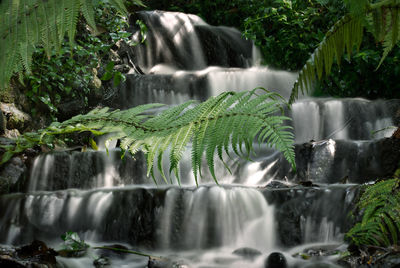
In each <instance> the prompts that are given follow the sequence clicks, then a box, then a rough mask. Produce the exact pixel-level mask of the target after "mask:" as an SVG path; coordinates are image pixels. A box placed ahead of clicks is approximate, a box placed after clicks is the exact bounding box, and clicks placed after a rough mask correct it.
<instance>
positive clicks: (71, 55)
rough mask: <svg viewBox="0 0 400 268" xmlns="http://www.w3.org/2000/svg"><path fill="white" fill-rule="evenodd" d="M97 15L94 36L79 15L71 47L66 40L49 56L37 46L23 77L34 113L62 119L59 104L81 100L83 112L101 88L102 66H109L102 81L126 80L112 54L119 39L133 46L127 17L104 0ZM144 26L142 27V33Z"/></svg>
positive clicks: (98, 5)
mask: <svg viewBox="0 0 400 268" xmlns="http://www.w3.org/2000/svg"><path fill="white" fill-rule="evenodd" d="M94 17H95V21H96V25H97V28H99V29H101V31H102V33H101V34H97V35H93V34H92V33H91V32H90V31H89V30H88V29H87V27H85V25H86V24H85V22H84V20H83V18H80V19H79V22H78V28H79V31H78V33H77V40H76V42H75V43H74V44H73V45H72V46H71V45H70V43H69V42H68V40H67V39H65V40H63V41H62V42H61V44H60V48H59V50H58V51H56V50H55V49H53V50H52V52H51V57H50V58H48V56H47V55H46V51H45V49H44V48H43V47H40V46H38V47H36V48H35V50H34V53H33V55H32V66H31V73H30V74H26V75H24V77H23V82H24V84H25V85H26V86H25V87H24V88H23V91H24V93H25V95H26V96H27V97H28V100H29V101H30V102H31V105H30V106H31V107H32V108H31V113H32V114H33V115H34V116H35V115H36V114H37V113H38V112H41V113H42V114H48V115H50V116H51V118H52V120H53V121H55V120H57V119H59V118H57V114H58V107H59V105H60V104H61V103H62V102H64V103H65V102H67V101H68V100H80V103H81V106H82V107H81V109H82V112H84V111H85V109H87V108H88V106H89V101H88V99H89V97H90V96H91V95H93V94H91V93H93V92H95V91H96V89H95V87H99V84H97V85H96V84H95V82H94V81H95V79H96V78H95V75H96V73H97V71H98V70H101V69H103V67H102V66H103V65H106V66H107V67H105V74H104V75H103V76H102V80H105V81H107V80H110V79H112V78H113V85H114V86H118V84H119V83H120V82H122V81H124V80H125V76H124V75H123V74H122V73H121V72H120V71H117V70H115V69H114V62H113V61H112V60H111V59H110V56H109V55H110V49H111V48H112V46H113V45H115V43H116V42H120V41H123V42H125V43H126V44H128V45H134V44H133V43H132V41H131V40H130V38H129V37H130V35H131V34H130V33H128V32H127V31H126V29H127V27H128V26H129V24H128V22H127V18H126V17H123V16H122V15H118V13H117V12H116V10H115V9H114V8H113V6H112V5H110V4H109V3H108V2H106V1H104V0H102V1H98V3H97V4H96V6H95V8H94ZM137 23H141V22H140V21H138V22H137ZM142 24H143V23H142ZM144 27H145V26H144V25H142V26H141V29H142V28H143V29H142V31H143V32H144V31H145V28H144ZM143 37H144V38H145V33H144V34H143ZM144 41H145V39H142V40H140V42H144Z"/></svg>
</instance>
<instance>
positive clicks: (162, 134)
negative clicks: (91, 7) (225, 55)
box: [2, 89, 295, 183]
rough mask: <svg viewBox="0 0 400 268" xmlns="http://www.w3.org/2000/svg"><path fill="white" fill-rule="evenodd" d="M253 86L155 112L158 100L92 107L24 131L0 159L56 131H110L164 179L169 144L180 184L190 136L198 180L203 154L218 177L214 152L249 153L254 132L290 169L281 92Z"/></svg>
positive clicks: (289, 137) (51, 141) (290, 146)
mask: <svg viewBox="0 0 400 268" xmlns="http://www.w3.org/2000/svg"><path fill="white" fill-rule="evenodd" d="M256 90H257V89H254V90H253V91H250V92H240V93H234V92H225V93H222V94H221V95H219V96H217V97H211V98H210V99H208V100H207V101H205V102H203V103H200V104H197V105H194V102H193V101H189V102H186V103H183V104H181V105H178V106H176V107H172V108H169V109H167V110H165V111H163V112H162V113H160V114H158V115H157V116H151V115H149V114H148V113H146V112H147V111H148V110H149V109H151V108H156V107H159V106H160V104H146V105H141V106H137V107H134V108H131V109H128V110H124V111H120V110H115V111H110V110H109V109H108V108H103V109H94V110H93V111H91V112H89V113H88V114H86V115H77V116H75V117H73V118H71V119H69V120H67V121H64V122H62V123H59V122H54V123H53V124H51V125H50V126H49V127H48V128H46V129H43V130H40V131H38V132H37V133H26V134H24V135H23V136H21V137H20V138H18V139H17V140H16V145H15V146H8V147H6V148H4V149H6V150H7V152H6V153H5V154H4V155H3V159H2V163H4V162H5V161H7V160H8V159H10V158H11V156H12V155H13V154H14V153H18V152H21V151H23V150H25V149H26V148H30V147H33V146H35V145H36V144H54V143H55V142H57V140H56V136H60V135H66V134H71V133H76V132H82V131H90V132H92V133H93V134H95V135H102V134H108V133H111V134H112V135H111V137H110V138H109V140H110V139H120V141H121V142H120V147H121V148H122V150H123V151H125V152H126V151H128V152H130V153H131V154H132V155H134V154H135V153H136V152H138V151H139V150H141V151H143V152H144V153H145V155H146V159H147V166H148V167H147V175H148V176H149V175H151V176H152V177H153V178H154V175H153V173H154V169H155V166H157V169H158V170H159V171H160V173H161V175H162V176H163V178H164V179H165V180H166V176H165V175H164V174H165V173H164V170H163V168H162V158H163V154H164V152H166V151H167V150H168V149H169V151H170V153H169V159H170V168H169V173H172V172H173V173H174V174H175V177H176V178H177V180H178V183H179V182H180V179H179V165H178V164H179V161H180V159H181V157H182V154H183V152H184V151H185V149H186V145H187V143H188V142H189V141H191V143H192V151H191V155H192V168H193V173H194V175H195V179H196V183H197V178H198V175H199V174H200V176H201V163H202V158H203V154H205V156H206V160H207V164H208V167H209V170H210V172H211V174H212V176H213V178H214V180H215V181H216V182H217V180H216V178H215V173H214V154H215V152H217V154H218V157H219V158H220V159H221V160H222V161H223V159H222V156H223V151H225V152H226V153H227V154H228V155H229V148H231V147H232V148H233V151H234V152H235V153H236V154H237V155H240V156H242V157H246V158H248V157H249V156H250V154H251V152H252V151H253V141H254V139H255V138H256V137H257V140H258V143H259V144H261V143H264V142H266V143H267V144H268V145H273V146H275V147H276V148H277V149H278V150H280V151H281V152H283V155H284V156H285V157H286V159H287V160H288V161H289V162H290V163H291V164H292V166H293V168H294V167H295V159H294V147H293V134H292V133H291V132H290V129H291V127H289V126H285V125H283V123H284V122H285V121H286V120H289V118H288V117H286V116H283V115H282V113H283V110H282V109H281V108H282V106H281V102H280V101H279V99H280V98H279V95H277V94H276V93H271V92H267V91H266V90H263V91H264V92H263V93H265V94H262V95H258V94H257V92H256ZM279 112H281V114H279ZM106 146H107V142H106ZM243 147H244V149H243Z"/></svg>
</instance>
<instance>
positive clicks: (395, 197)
mask: <svg viewBox="0 0 400 268" xmlns="http://www.w3.org/2000/svg"><path fill="white" fill-rule="evenodd" d="M357 205H358V209H359V210H360V211H364V214H363V218H362V221H361V222H359V223H357V224H356V225H355V226H354V227H353V228H352V229H351V230H350V231H349V232H348V233H347V234H346V237H347V239H349V240H351V241H352V242H353V243H354V244H356V245H374V246H386V247H387V246H390V245H396V244H398V243H399V242H400V240H399V237H400V192H399V179H391V180H387V181H383V182H379V183H377V184H375V185H373V186H369V187H368V188H367V189H366V191H365V192H364V194H363V195H362V196H361V199H360V201H359V203H358V204H357Z"/></svg>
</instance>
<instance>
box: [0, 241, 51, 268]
mask: <svg viewBox="0 0 400 268" xmlns="http://www.w3.org/2000/svg"><path fill="white" fill-rule="evenodd" d="M56 255H57V252H55V251H54V250H53V249H51V248H48V247H47V245H46V244H45V243H44V242H42V241H38V240H35V241H33V242H32V243H31V244H30V245H26V246H22V247H20V248H16V249H11V248H1V249H0V267H5V268H6V267H10V268H11V267H12V268H56V267H57V261H56V257H55V256H56Z"/></svg>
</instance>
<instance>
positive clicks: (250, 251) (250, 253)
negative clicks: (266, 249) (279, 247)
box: [232, 247, 262, 260]
mask: <svg viewBox="0 0 400 268" xmlns="http://www.w3.org/2000/svg"><path fill="white" fill-rule="evenodd" d="M232 254H235V255H238V256H241V257H243V258H245V259H250V260H253V259H255V258H256V257H258V256H260V255H261V254H262V253H261V252H260V251H259V250H257V249H254V248H247V247H244V248H238V249H236V250H235V251H233V252H232Z"/></svg>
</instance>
